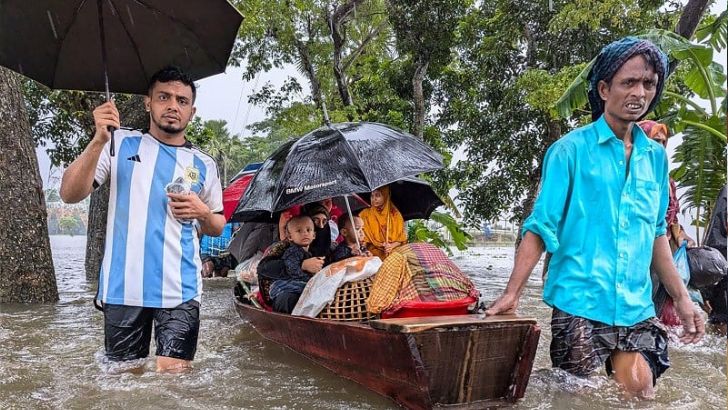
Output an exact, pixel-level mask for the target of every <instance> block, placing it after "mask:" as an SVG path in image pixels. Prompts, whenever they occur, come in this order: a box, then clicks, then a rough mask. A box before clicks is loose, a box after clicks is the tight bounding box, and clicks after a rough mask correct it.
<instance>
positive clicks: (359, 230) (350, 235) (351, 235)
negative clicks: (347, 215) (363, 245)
mask: <svg viewBox="0 0 728 410" xmlns="http://www.w3.org/2000/svg"><path fill="white" fill-rule="evenodd" d="M341 235H342V236H343V237H344V239H346V243H348V244H350V245H351V244H355V243H356V239H357V237H358V238H359V242H362V241H363V240H364V221H363V220H362V219H361V218H359V217H358V216H355V217H354V229H351V222H350V221H349V222H347V224H346V225H345V227H344V228H342V229H341Z"/></svg>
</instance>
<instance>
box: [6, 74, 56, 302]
mask: <svg viewBox="0 0 728 410" xmlns="http://www.w3.org/2000/svg"><path fill="white" fill-rule="evenodd" d="M0 226H2V228H0V303H6V302H14V303H39V302H42V303H48V302H56V301H57V300H58V287H57V285H56V275H55V271H54V269H53V258H52V256H51V244H50V239H49V237H48V223H47V213H46V205H45V198H44V196H43V182H42V180H41V178H40V170H39V169H38V159H37V158H36V155H35V144H34V143H33V136H32V134H31V131H30V124H29V123H28V114H27V112H26V108H25V101H24V100H23V97H22V93H21V89H20V80H19V78H18V76H17V75H16V74H14V73H12V72H10V71H8V70H6V69H5V68H2V67H0Z"/></svg>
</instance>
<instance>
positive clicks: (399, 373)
mask: <svg viewBox="0 0 728 410" xmlns="http://www.w3.org/2000/svg"><path fill="white" fill-rule="evenodd" d="M242 295H243V292H242V291H241V290H240V288H239V287H238V288H236V291H235V298H234V299H235V309H236V310H237V312H238V314H239V315H240V317H241V318H242V319H244V320H246V321H248V322H249V323H250V324H251V325H252V326H253V327H254V328H255V330H256V331H257V332H258V333H260V335H261V336H263V337H264V338H266V339H269V340H272V341H274V342H276V343H279V344H281V345H283V346H286V347H289V348H291V349H293V350H294V351H296V352H298V353H300V354H302V355H304V356H306V357H308V358H309V359H311V360H312V361H314V362H315V363H317V364H319V365H321V366H323V367H325V368H327V369H329V370H331V371H333V372H334V373H336V374H338V375H340V376H343V377H345V378H348V379H351V380H353V381H355V382H357V383H359V384H361V385H363V386H364V387H366V388H368V389H370V390H373V391H374V392H377V393H379V394H381V395H384V396H386V397H389V398H391V399H392V400H394V401H395V402H397V403H398V404H400V405H401V406H403V407H406V408H411V409H427V408H434V407H447V408H463V409H476V408H477V409H481V408H487V407H494V406H500V405H503V404H508V403H512V402H515V401H516V400H518V399H520V398H521V397H523V394H524V392H525V390H526V386H527V385H528V379H529V376H530V374H531V368H532V367H533V360H534V357H535V355H536V348H537V346H538V339H539V335H540V333H541V330H540V329H539V327H538V325H537V323H536V320H535V319H532V318H524V317H519V316H515V315H513V316H497V317H484V315H482V314H480V315H459V316H434V317H432V316H431V317H420V318H402V319H381V320H371V321H369V322H341V321H333V320H323V319H311V318H308V317H301V316H291V315H287V314H280V313H274V312H268V311H265V310H263V309H260V308H257V307H255V306H253V305H251V304H250V302H249V301H248V300H247V298H246V297H244V296H242Z"/></svg>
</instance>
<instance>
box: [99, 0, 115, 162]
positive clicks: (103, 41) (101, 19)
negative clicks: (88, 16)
mask: <svg viewBox="0 0 728 410" xmlns="http://www.w3.org/2000/svg"><path fill="white" fill-rule="evenodd" d="M96 10H97V12H98V18H99V34H100V35H101V61H102V62H103V64H104V86H105V88H106V101H111V93H110V92H109V67H108V59H107V57H106V32H105V31H104V7H103V1H102V0H96ZM108 129H109V132H110V133H111V140H110V142H111V146H110V147H109V155H110V156H112V157H113V156H114V155H115V154H116V150H115V149H114V131H115V128H114V127H109V128H108Z"/></svg>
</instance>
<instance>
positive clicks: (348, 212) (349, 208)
mask: <svg viewBox="0 0 728 410" xmlns="http://www.w3.org/2000/svg"><path fill="white" fill-rule="evenodd" d="M344 202H346V213H347V214H349V222H351V229H353V230H354V233H355V235H354V237H355V238H356V247H357V249H359V251H361V244H360V243H359V235H356V228H355V225H354V215H352V213H351V205H349V195H344Z"/></svg>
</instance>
